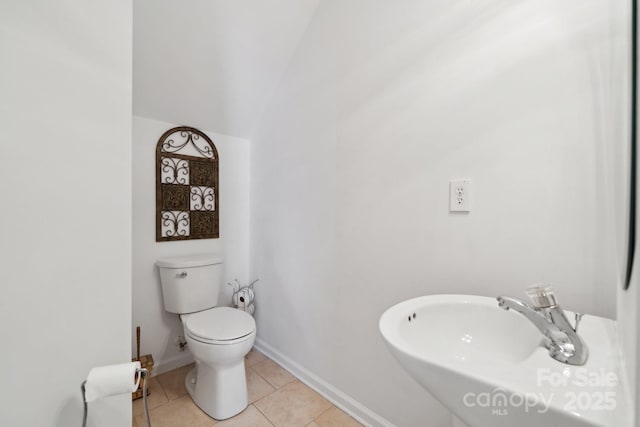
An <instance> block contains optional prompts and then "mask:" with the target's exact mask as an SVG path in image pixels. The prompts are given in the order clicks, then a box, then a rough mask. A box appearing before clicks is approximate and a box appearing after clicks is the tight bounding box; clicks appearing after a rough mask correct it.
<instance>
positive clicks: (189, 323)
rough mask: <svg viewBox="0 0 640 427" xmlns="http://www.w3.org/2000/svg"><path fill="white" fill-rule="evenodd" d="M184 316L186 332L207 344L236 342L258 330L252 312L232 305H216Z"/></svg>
mask: <svg viewBox="0 0 640 427" xmlns="http://www.w3.org/2000/svg"><path fill="white" fill-rule="evenodd" d="M183 318H184V329H185V333H186V334H187V335H188V336H189V337H190V338H192V339H194V340H196V341H200V342H202V343H205V344H221V345H224V344H234V343H236V342H238V341H244V340H245V339H246V338H247V337H248V336H249V335H251V334H252V333H253V332H255V330H256V322H255V320H254V319H253V317H252V316H251V315H250V314H248V313H245V312H244V311H242V310H238V309H235V308H231V307H215V308H211V309H208V310H204V311H199V312H197V313H193V314H189V315H186V316H183Z"/></svg>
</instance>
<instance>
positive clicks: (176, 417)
mask: <svg viewBox="0 0 640 427" xmlns="http://www.w3.org/2000/svg"><path fill="white" fill-rule="evenodd" d="M149 412H150V414H151V425H152V426H153V427H210V426H212V425H214V424H216V421H215V420H214V419H213V418H210V417H209V416H208V415H207V414H205V413H204V412H202V411H201V410H200V408H198V407H197V406H196V405H195V404H194V403H193V401H192V400H191V397H189V396H184V397H181V398H179V399H176V400H174V401H172V402H169V403H167V404H165V405H162V406H158V407H157V408H155V409H153V410H151V411H149ZM135 422H136V423H137V425H138V427H140V426H146V425H147V424H146V421H145V418H144V414H142V415H137V416H136V417H135Z"/></svg>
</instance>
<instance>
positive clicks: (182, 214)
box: [156, 126, 220, 242]
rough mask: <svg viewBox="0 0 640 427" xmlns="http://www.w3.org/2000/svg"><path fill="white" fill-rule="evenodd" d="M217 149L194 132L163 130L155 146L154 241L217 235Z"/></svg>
mask: <svg viewBox="0 0 640 427" xmlns="http://www.w3.org/2000/svg"><path fill="white" fill-rule="evenodd" d="M218 161H219V159H218V150H217V149H216V146H215V145H214V144H213V141H211V139H210V138H209V137H208V136H207V135H205V134H204V133H203V132H201V131H199V130H198V129H195V128H192V127H187V126H180V127H176V128H173V129H169V130H168V131H166V132H165V133H164V134H163V135H162V136H161V137H160V140H159V141H158V145H157V146H156V241H157V242H165V241H171V240H188V239H215V238H218V237H219V236H220V232H219V229H220V224H219V216H218V211H219V207H220V201H219V188H218V187H219V186H218Z"/></svg>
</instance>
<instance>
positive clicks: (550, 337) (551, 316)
mask: <svg viewBox="0 0 640 427" xmlns="http://www.w3.org/2000/svg"><path fill="white" fill-rule="evenodd" d="M527 295H528V296H529V299H530V300H531V303H532V304H528V303H526V302H524V301H522V300H519V299H517V298H511V297H502V296H501V297H498V298H497V300H498V305H499V306H500V307H501V308H503V309H505V310H509V309H511V310H514V311H517V312H518V313H520V314H522V315H523V316H524V317H526V318H527V319H529V320H530V321H531V322H532V323H533V324H534V325H535V326H536V328H538V330H539V331H540V332H542V334H543V335H544V336H545V345H546V347H547V349H549V356H551V357H553V358H554V359H556V360H558V361H560V362H562V363H567V364H569V365H584V364H585V363H586V361H587V358H588V357H589V350H588V349H587V345H586V344H585V342H584V341H583V340H582V338H580V336H579V335H578V325H579V324H580V320H581V319H582V314H580V313H576V315H575V327H574V326H571V323H570V322H569V319H567V316H566V314H565V313H564V311H563V310H562V308H560V306H559V305H558V303H557V302H556V297H555V294H554V292H553V288H552V287H551V286H537V285H536V286H532V287H530V288H529V289H527Z"/></svg>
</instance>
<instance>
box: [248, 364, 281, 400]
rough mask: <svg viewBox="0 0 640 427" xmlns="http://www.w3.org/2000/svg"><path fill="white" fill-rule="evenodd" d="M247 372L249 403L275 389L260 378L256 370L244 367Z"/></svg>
mask: <svg viewBox="0 0 640 427" xmlns="http://www.w3.org/2000/svg"><path fill="white" fill-rule="evenodd" d="M246 372H247V392H248V396H247V397H248V399H249V404H251V403H253V402H255V401H256V400H259V399H262V398H263V397H265V396H266V395H268V394H270V393H272V392H273V391H275V388H274V387H273V386H272V385H271V384H269V383H268V382H267V381H266V380H265V379H264V378H262V377H261V376H260V375H258V373H257V372H256V371H254V370H253V369H251V368H246Z"/></svg>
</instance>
